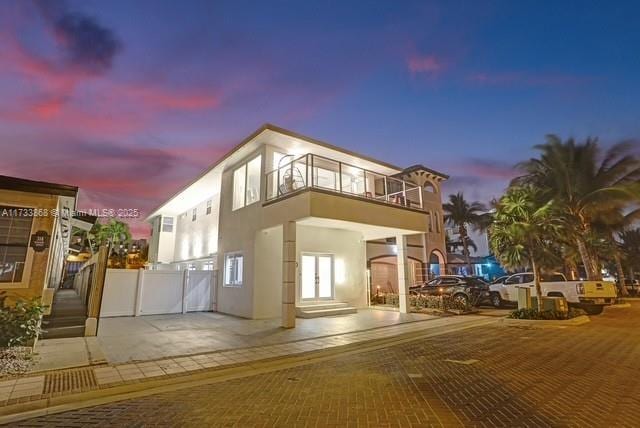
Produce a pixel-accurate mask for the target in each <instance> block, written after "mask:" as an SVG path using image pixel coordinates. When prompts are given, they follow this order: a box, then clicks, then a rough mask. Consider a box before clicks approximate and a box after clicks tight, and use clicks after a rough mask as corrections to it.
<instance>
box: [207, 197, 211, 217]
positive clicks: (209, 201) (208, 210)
mask: <svg viewBox="0 0 640 428" xmlns="http://www.w3.org/2000/svg"><path fill="white" fill-rule="evenodd" d="M209 214H211V199H209V200H208V201H207V211H206V215H209Z"/></svg>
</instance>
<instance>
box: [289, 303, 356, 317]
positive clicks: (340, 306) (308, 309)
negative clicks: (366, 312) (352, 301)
mask: <svg viewBox="0 0 640 428" xmlns="http://www.w3.org/2000/svg"><path fill="white" fill-rule="evenodd" d="M356 312H358V310H357V309H356V308H354V307H353V306H349V305H348V304H347V303H323V304H317V305H303V306H296V316H297V317H298V318H318V317H330V316H334V315H347V314H355V313H356Z"/></svg>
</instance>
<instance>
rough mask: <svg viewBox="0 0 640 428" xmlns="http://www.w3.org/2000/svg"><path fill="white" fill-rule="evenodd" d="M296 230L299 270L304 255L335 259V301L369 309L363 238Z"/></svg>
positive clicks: (337, 231)
mask: <svg viewBox="0 0 640 428" xmlns="http://www.w3.org/2000/svg"><path fill="white" fill-rule="evenodd" d="M296 229H297V230H296V240H297V245H296V255H297V260H298V266H300V265H301V263H300V260H301V255H302V254H303V253H322V254H331V255H333V263H334V286H335V301H337V302H345V303H349V304H350V305H352V306H355V307H365V306H367V255H366V243H365V241H364V238H363V236H362V234H361V233H359V232H354V231H349V230H341V229H328V228H320V227H311V226H300V225H298V226H297V228H296ZM296 302H298V303H300V269H298V274H297V275H296Z"/></svg>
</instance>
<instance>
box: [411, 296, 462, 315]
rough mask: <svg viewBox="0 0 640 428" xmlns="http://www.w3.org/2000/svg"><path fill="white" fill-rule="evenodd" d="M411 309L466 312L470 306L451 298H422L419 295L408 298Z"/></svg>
mask: <svg viewBox="0 0 640 428" xmlns="http://www.w3.org/2000/svg"><path fill="white" fill-rule="evenodd" d="M409 303H410V305H411V307H413V308H415V309H417V310H420V309H439V310H442V311H447V310H449V309H454V310H460V311H468V310H470V309H471V305H469V304H468V303H467V304H465V303H463V302H460V301H458V300H455V299H454V298H453V297H452V296H424V295H421V294H418V295H411V296H409Z"/></svg>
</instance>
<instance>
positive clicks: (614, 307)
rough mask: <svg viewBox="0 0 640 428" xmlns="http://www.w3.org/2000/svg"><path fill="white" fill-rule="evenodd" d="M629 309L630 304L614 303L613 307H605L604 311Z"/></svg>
mask: <svg viewBox="0 0 640 428" xmlns="http://www.w3.org/2000/svg"><path fill="white" fill-rule="evenodd" d="M630 307H631V303H616V304H615V305H609V306H605V307H604V308H605V310H606V309H624V308H630Z"/></svg>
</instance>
